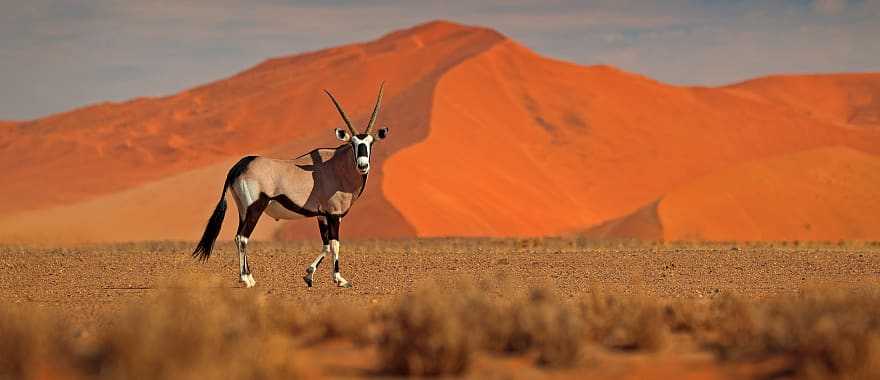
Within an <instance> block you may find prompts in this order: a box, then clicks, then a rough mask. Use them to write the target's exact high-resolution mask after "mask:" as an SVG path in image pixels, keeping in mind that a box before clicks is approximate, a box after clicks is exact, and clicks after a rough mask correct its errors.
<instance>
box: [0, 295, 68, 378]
mask: <svg viewBox="0 0 880 380" xmlns="http://www.w3.org/2000/svg"><path fill="white" fill-rule="evenodd" d="M62 330H63V325H61V324H60V323H59V322H58V321H53V320H51V319H49V318H46V317H45V316H44V315H42V314H41V313H39V312H38V311H36V310H32V309H31V308H24V309H23V310H22V309H19V310H12V309H10V308H6V307H4V308H2V309H0V341H2V342H3V344H0V379H25V378H35V377H39V376H41V375H42V376H45V375H46V374H47V373H52V372H53V371H55V370H63V369H64V368H65V367H67V366H68V364H69V363H68V362H67V360H65V359H66V358H67V357H66V356H67V355H66V354H67V353H68V352H70V351H71V349H72V348H71V341H70V339H68V337H67V336H65V335H64V334H62V333H60V332H61V331H62Z"/></svg>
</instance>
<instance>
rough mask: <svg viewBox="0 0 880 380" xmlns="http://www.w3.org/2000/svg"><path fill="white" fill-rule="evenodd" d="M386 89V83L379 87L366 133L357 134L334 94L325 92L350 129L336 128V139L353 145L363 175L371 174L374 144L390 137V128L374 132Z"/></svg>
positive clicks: (358, 167) (356, 161)
mask: <svg viewBox="0 0 880 380" xmlns="http://www.w3.org/2000/svg"><path fill="white" fill-rule="evenodd" d="M384 87H385V83H384V82H383V83H382V85H381V86H379V96H378V98H376V105H375V106H374V107H373V114H372V115H370V122H369V123H367V128H366V129H365V130H364V133H357V131H356V130H355V129H354V127H353V126H352V125H351V120H349V119H348V116H346V115H345V111H343V110H342V106H340V105H339V102H337V101H336V98H334V97H333V94H331V93H330V91H327V90H324V92H326V93H327V95H328V96H330V100H332V101H333V105H335V106H336V110H337V111H339V115H340V116H342V120H343V121H345V125H346V126H347V127H348V130H347V131H345V130H342V129H340V128H336V138H337V139H339V140H341V141H345V142H348V143H349V144H351V147H352V150H353V152H354V153H355V154H354V164H355V166H356V167H357V170H358V171H359V172H360V173H361V174H367V173H369V172H370V154H371V153H372V152H373V143H375V142H376V141H379V140H382V139H384V138H385V136H388V128H380V129H379V131H378V132H375V133H374V132H373V125H374V124H375V123H376V115H378V114H379V103H381V102H382V89H383V88H384Z"/></svg>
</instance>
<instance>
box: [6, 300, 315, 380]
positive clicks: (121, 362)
mask: <svg viewBox="0 0 880 380" xmlns="http://www.w3.org/2000/svg"><path fill="white" fill-rule="evenodd" d="M213 290H216V289H213ZM195 293H199V294H195ZM221 293H222V295H217V294H209V293H200V292H198V291H197V292H180V291H178V292H176V293H170V292H169V293H163V294H162V295H160V296H158V297H156V299H155V300H152V301H151V302H148V303H146V304H144V305H141V306H133V307H131V308H130V309H128V310H127V311H124V312H122V313H121V314H119V315H116V317H115V318H113V319H109V318H108V319H106V320H105V321H104V322H102V325H105V327H103V328H102V329H101V330H99V331H98V332H97V334H95V336H94V337H92V338H90V339H88V340H83V339H74V337H75V334H74V332H73V331H72V330H70V329H68V328H65V326H64V324H63V323H62V322H63V321H61V320H59V319H57V318H53V317H51V316H48V315H43V314H42V313H29V314H23V313H9V312H3V313H0V340H2V341H3V342H4V344H3V352H2V355H0V356H2V358H0V378H7V377H9V378H34V377H50V378H51V377H74V378H76V377H92V378H113V379H116V378H138V379H150V378H176V379H195V378H230V379H237V378H248V379H261V378H279V377H283V378H290V377H296V376H298V373H299V372H298V370H297V368H296V367H295V361H294V360H293V357H292V355H291V353H292V352H294V350H293V346H292V340H291V339H290V338H291V335H290V333H291V328H292V327H291V326H297V325H298V324H299V323H301V322H299V321H298V317H297V316H296V314H295V313H292V312H291V311H292V310H290V308H288V307H285V306H283V305H266V304H265V302H264V301H262V300H260V299H259V297H257V296H254V295H253V294H252V293H251V294H240V295H234V294H229V293H228V292H221ZM47 371H49V373H53V372H52V371H54V372H58V373H66V374H67V375H61V374H57V373H56V375H57V376H52V375H47Z"/></svg>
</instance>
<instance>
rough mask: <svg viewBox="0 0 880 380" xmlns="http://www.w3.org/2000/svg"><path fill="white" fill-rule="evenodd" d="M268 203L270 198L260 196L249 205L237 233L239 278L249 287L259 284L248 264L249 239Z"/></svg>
mask: <svg viewBox="0 0 880 380" xmlns="http://www.w3.org/2000/svg"><path fill="white" fill-rule="evenodd" d="M268 204H269V199H268V198H266V197H259V198H257V200H256V201H254V202H253V203H251V204H250V205H249V206H247V208H246V209H245V212H244V217H243V218H242V219H241V221H240V223H239V224H238V232H236V234H235V246H236V248H238V273H239V278H240V279H241V282H243V283H244V284H245V286H246V287H248V288H251V287H253V286H254V285H256V284H257V281H255V280H254V276H253V274H251V268H250V265H249V264H248V257H247V245H248V239H250V237H251V233H253V232H254V228H255V227H256V226H257V222H258V221H259V220H260V216H262V215H263V211H264V210H266V206H267V205H268Z"/></svg>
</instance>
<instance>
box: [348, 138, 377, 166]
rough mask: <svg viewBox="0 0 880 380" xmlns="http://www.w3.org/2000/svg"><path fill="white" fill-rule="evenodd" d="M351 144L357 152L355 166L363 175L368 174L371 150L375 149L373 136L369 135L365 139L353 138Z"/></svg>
mask: <svg viewBox="0 0 880 380" xmlns="http://www.w3.org/2000/svg"><path fill="white" fill-rule="evenodd" d="M351 144H352V146H353V147H354V152H355V165H357V168H358V170H359V171H360V172H361V173H363V174H367V173H368V172H369V171H370V153H371V152H370V150H371V149H372V147H373V136H371V135H367V136H366V137H364V138H363V139H361V138H358V137H357V136H351Z"/></svg>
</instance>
